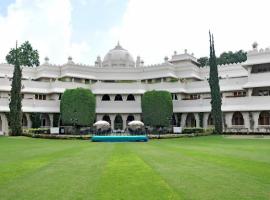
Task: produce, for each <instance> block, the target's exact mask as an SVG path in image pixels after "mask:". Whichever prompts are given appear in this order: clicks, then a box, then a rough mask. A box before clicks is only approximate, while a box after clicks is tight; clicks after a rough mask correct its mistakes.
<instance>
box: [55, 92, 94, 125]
mask: <svg viewBox="0 0 270 200" xmlns="http://www.w3.org/2000/svg"><path fill="white" fill-rule="evenodd" d="M95 110H96V99H95V96H94V94H93V93H92V92H91V91H90V90H88V89H84V88H76V89H69V90H66V91H65V92H64V94H63V95H62V98H61V103H60V113H61V120H62V123H63V124H64V125H73V126H76V127H81V126H92V124H93V123H94V120H95Z"/></svg>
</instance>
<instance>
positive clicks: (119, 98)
mask: <svg viewBox="0 0 270 200" xmlns="http://www.w3.org/2000/svg"><path fill="white" fill-rule="evenodd" d="M114 101H123V98H122V96H121V95H120V94H117V95H115V97H114Z"/></svg>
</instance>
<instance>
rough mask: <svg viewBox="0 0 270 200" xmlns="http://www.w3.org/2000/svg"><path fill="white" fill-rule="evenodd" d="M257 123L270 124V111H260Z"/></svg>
mask: <svg viewBox="0 0 270 200" xmlns="http://www.w3.org/2000/svg"><path fill="white" fill-rule="evenodd" d="M258 122H259V125H270V113H269V112H267V111H262V112H261V113H260V116H259V120H258Z"/></svg>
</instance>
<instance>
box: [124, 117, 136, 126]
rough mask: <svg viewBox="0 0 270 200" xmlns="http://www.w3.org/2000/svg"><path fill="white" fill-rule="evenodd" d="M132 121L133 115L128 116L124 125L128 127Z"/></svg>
mask: <svg viewBox="0 0 270 200" xmlns="http://www.w3.org/2000/svg"><path fill="white" fill-rule="evenodd" d="M134 119H135V118H134V116H133V115H129V116H128V117H127V121H126V125H128V123H129V122H132V121H134Z"/></svg>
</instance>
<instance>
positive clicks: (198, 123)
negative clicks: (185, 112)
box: [194, 113, 200, 128]
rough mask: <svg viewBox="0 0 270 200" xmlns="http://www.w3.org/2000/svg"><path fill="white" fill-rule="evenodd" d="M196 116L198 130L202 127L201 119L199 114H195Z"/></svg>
mask: <svg viewBox="0 0 270 200" xmlns="http://www.w3.org/2000/svg"><path fill="white" fill-rule="evenodd" d="M194 116H195V120H196V128H199V127H200V117H199V113H194Z"/></svg>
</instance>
